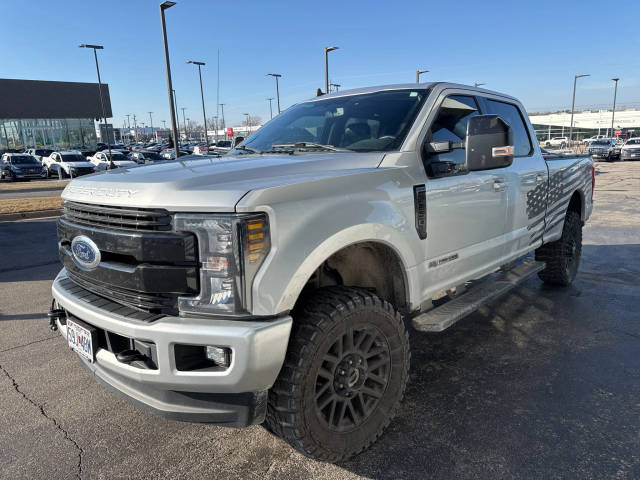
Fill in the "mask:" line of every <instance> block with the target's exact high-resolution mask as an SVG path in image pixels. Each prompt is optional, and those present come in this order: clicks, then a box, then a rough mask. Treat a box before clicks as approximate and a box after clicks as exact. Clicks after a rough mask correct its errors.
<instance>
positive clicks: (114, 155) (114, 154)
mask: <svg viewBox="0 0 640 480" xmlns="http://www.w3.org/2000/svg"><path fill="white" fill-rule="evenodd" d="M111 160H112V161H113V164H114V165H115V166H116V167H117V168H131V167H137V166H138V164H137V163H136V162H134V161H132V160H129V159H128V158H127V156H126V155H125V154H124V153H122V152H121V151H119V150H111ZM89 161H90V162H91V163H92V164H93V165H95V167H96V170H107V167H108V165H109V152H108V151H107V150H103V151H102V152H96V154H95V155H94V156H93V157H89Z"/></svg>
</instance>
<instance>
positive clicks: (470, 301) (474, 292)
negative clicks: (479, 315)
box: [411, 260, 544, 332]
mask: <svg viewBox="0 0 640 480" xmlns="http://www.w3.org/2000/svg"><path fill="white" fill-rule="evenodd" d="M543 268H544V262H536V261H534V260H526V261H524V262H523V263H521V264H519V265H518V266H516V267H514V268H512V269H511V270H508V271H506V272H500V273H497V274H495V275H494V276H492V277H490V278H489V279H487V280H484V281H482V283H480V284H479V285H478V286H476V287H471V288H470V289H469V290H468V291H467V292H465V293H463V294H462V295H460V296H459V297H456V298H454V299H453V300H449V301H448V302H447V303H445V304H444V305H442V306H440V307H435V308H434V309H432V310H429V311H428V312H425V313H422V314H420V315H418V316H416V317H414V318H413V319H412V320H411V322H412V324H413V328H415V329H416V330H419V331H421V332H442V331H443V330H445V329H447V328H449V327H450V326H451V325H453V324H454V323H456V322H457V321H459V320H462V319H463V318H464V317H466V316H467V315H469V314H470V313H473V312H475V311H476V310H477V309H478V308H480V307H481V306H482V305H483V304H485V303H487V302H489V301H491V300H493V299H495V298H497V297H499V296H501V295H504V294H505V293H507V292H508V291H509V290H511V289H512V288H514V287H516V286H518V285H519V284H520V283H522V282H524V281H525V280H526V279H527V278H529V277H530V276H531V275H534V274H536V273H538V272H539V271H540V270H542V269H543Z"/></svg>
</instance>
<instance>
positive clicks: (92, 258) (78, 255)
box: [71, 235, 100, 271]
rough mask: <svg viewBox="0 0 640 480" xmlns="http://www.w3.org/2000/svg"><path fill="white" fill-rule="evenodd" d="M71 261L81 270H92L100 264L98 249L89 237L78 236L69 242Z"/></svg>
mask: <svg viewBox="0 0 640 480" xmlns="http://www.w3.org/2000/svg"><path fill="white" fill-rule="evenodd" d="M71 253H72V254H73V261H74V262H75V264H76V265H77V266H78V267H80V268H81V269H82V270H86V271H90V270H94V269H95V268H96V267H97V266H98V264H99V263H100V249H99V248H98V246H97V245H96V244H95V243H93V240H91V239H90V238H89V237H85V236H84V235H79V236H77V237H74V239H73V240H72V241H71Z"/></svg>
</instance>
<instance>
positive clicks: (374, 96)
mask: <svg viewBox="0 0 640 480" xmlns="http://www.w3.org/2000/svg"><path fill="white" fill-rule="evenodd" d="M428 94H429V91H428V90H424V89H416V90H410V89H407V90H387V91H381V92H375V93H367V94H362V95H348V96H344V97H336V98H327V99H320V100H313V101H309V102H305V103H300V104H298V105H294V106H293V107H291V108H289V109H288V110H287V111H285V112H283V113H282V114H281V115H279V116H277V117H276V118H275V119H274V120H272V121H271V122H269V123H268V124H267V125H265V126H264V127H262V128H261V129H260V130H258V131H257V132H256V133H254V134H253V135H251V137H249V138H248V139H247V140H246V141H245V142H243V143H242V145H243V146H244V147H246V149H245V150H244V151H243V150H241V149H240V150H239V149H236V150H234V151H233V153H234V154H240V153H253V151H257V153H260V152H264V151H272V150H274V149H279V148H288V149H291V148H294V147H299V146H298V145H295V144H301V145H300V146H301V147H304V148H320V149H327V150H336V149H348V150H353V151H356V152H369V151H375V150H379V151H389V150H395V149H398V148H400V145H401V144H402V142H403V140H404V138H405V136H406V135H407V133H408V131H409V128H410V127H411V124H412V123H413V121H414V119H415V117H416V115H417V114H418V112H419V111H420V107H421V106H422V104H423V103H424V100H425V99H426V98H427V95H428ZM303 144H307V145H303ZM327 147H330V148H327Z"/></svg>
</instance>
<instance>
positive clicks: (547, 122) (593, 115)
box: [529, 108, 640, 141]
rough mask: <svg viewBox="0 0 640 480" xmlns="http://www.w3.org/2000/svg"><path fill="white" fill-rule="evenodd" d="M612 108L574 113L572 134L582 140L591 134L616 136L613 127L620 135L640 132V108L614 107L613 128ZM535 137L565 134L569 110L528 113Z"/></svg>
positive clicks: (627, 136) (543, 137) (542, 139)
mask: <svg viewBox="0 0 640 480" xmlns="http://www.w3.org/2000/svg"><path fill="white" fill-rule="evenodd" d="M612 114H613V111H612V110H587V111H584V112H575V113H574V114H573V138H574V139H575V140H581V139H583V138H588V137H592V136H594V135H605V136H606V137H613V136H615V131H616V130H620V134H621V135H622V136H623V137H626V138H629V137H633V136H640V110H637V109H635V108H633V109H621V110H617V109H616V113H615V117H613V129H614V131H613V132H611V120H612ZM529 119H530V120H531V123H532V124H533V128H534V130H535V132H536V137H538V140H539V141H544V140H548V139H550V138H553V137H568V136H569V126H570V125H571V112H567V111H563V112H555V113H545V114H537V113H532V114H529Z"/></svg>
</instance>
